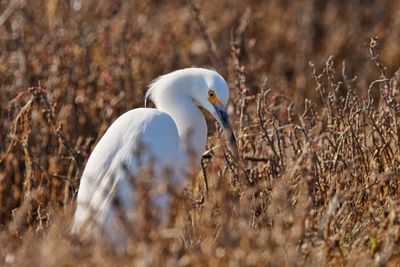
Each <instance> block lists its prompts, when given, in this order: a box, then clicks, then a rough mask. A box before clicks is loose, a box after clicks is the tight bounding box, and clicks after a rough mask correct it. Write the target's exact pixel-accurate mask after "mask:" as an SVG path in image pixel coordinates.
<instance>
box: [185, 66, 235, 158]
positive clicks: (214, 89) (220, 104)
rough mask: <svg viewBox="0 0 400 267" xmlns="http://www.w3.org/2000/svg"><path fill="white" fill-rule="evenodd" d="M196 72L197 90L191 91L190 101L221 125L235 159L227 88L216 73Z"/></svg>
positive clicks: (222, 79)
mask: <svg viewBox="0 0 400 267" xmlns="http://www.w3.org/2000/svg"><path fill="white" fill-rule="evenodd" d="M198 70H199V73H200V75H199V76H198V77H199V78H200V80H199V83H198V84H197V87H198V88H197V90H193V91H192V92H193V95H192V99H193V100H194V102H196V103H197V105H198V106H200V107H202V108H204V109H206V110H207V111H208V112H210V113H211V114H212V115H213V117H214V118H215V119H216V120H217V122H218V123H219V124H220V125H221V127H222V128H223V129H224V131H225V133H226V136H227V138H228V142H229V145H230V147H231V149H232V152H233V153H234V156H235V157H236V158H237V157H238V148H237V144H236V138H235V135H234V133H233V131H232V127H231V124H230V122H229V118H228V115H227V112H226V109H227V104H228V99H229V86H228V84H227V82H226V81H225V79H224V78H223V77H222V76H221V75H220V74H219V73H218V72H216V71H213V70H208V69H198Z"/></svg>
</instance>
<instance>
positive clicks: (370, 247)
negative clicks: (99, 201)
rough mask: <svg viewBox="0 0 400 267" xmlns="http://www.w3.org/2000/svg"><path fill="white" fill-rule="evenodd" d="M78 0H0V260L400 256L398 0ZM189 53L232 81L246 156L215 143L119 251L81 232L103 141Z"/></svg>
mask: <svg viewBox="0 0 400 267" xmlns="http://www.w3.org/2000/svg"><path fill="white" fill-rule="evenodd" d="M79 3H80V1H78V0H71V1H58V0H48V1H44V0H38V1H27V0H25V1H24V0H20V1H13V0H10V1H6V0H5V1H0V88H1V94H0V119H1V122H2V124H1V125H0V127H1V128H0V244H1V249H0V263H1V265H12V266H15V265H16V266H75V265H83V266H114V265H115V266H119V265H121V266H125V265H126V266H132V265H136V266H266V265H267V266H345V265H346V266H375V265H377V266H386V265H388V266H398V265H399V264H400V249H399V242H400V232H399V231H400V228H399V227H400V206H399V205H400V202H399V201H400V193H399V189H400V188H399V178H400V167H399V163H400V102H399V101H400V95H399V92H400V71H398V68H399V65H400V45H399V44H400V32H399V31H400V3H399V2H398V1H391V0H383V1H329V2H328V1H326V2H325V1H311V0H310V1H283V0H273V1H239V0H238V1H236V0H233V1H198V2H197V1H195V2H192V1H187V2H185V1H178V0H175V1H165V2H163V3H159V1H94V0H88V1H82V5H81V7H80V9H79V10H74V7H75V8H77V7H79V5H78V4H79ZM371 36H379V37H380V38H379V40H378V39H376V38H371ZM378 55H380V56H378ZM310 62H314V64H315V65H314V64H312V63H311V64H310ZM188 66H210V67H213V68H215V69H216V70H217V71H219V72H220V73H222V74H223V75H224V76H225V77H226V78H227V80H228V81H229V83H230V87H231V101H230V103H231V104H230V107H229V110H230V118H231V121H232V123H233V127H234V129H235V132H236V135H237V139H238V143H239V150H240V155H241V159H242V160H241V162H240V163H238V162H232V161H231V160H230V157H229V155H227V154H226V153H225V152H224V150H223V149H217V150H215V151H213V152H212V153H210V154H209V155H207V157H205V158H204V161H203V163H204V172H200V173H199V175H198V176H197V177H188V179H189V180H193V181H194V182H193V184H194V185H193V190H192V191H190V192H189V195H193V196H190V197H188V196H187V197H186V198H177V199H176V201H175V203H173V204H171V207H170V208H171V216H170V217H171V218H170V221H169V224H168V225H167V226H165V225H162V226H159V227H156V223H155V220H156V219H155V218H153V217H152V213H151V210H147V209H151V203H147V202H146V203H147V204H149V205H142V207H141V208H140V209H138V210H139V212H140V213H141V214H142V215H143V216H147V217H146V218H147V219H148V222H147V223H143V224H140V225H139V226H138V228H135V229H131V230H132V233H131V234H132V236H131V238H130V243H129V245H128V247H127V249H126V252H125V255H123V256H121V255H116V254H115V253H114V252H113V250H111V249H110V247H108V245H107V244H106V243H104V242H102V241H94V240H86V241H82V240H78V239H77V238H76V237H71V236H70V235H69V234H68V229H69V223H70V220H71V215H72V212H73V208H74V201H75V197H76V192H77V189H78V187H79V179H80V174H81V172H82V170H83V168H84V164H85V160H86V159H87V158H88V156H89V155H90V151H91V149H92V148H93V146H94V145H95V143H96V141H97V140H98V139H99V138H100V137H101V136H102V134H103V133H104V131H105V130H106V129H107V127H108V126H109V125H110V124H111V123H112V121H113V120H114V119H115V118H116V117H118V116H119V115H120V114H122V113H123V112H124V111H126V110H129V109H132V108H135V107H138V106H142V104H143V96H144V93H145V90H146V85H147V84H148V83H149V82H150V81H151V80H152V79H154V78H155V77H157V76H158V75H160V74H162V73H166V72H169V71H172V70H174V69H177V68H183V67H188ZM396 70H397V72H396ZM209 126H210V129H211V130H210V134H211V137H210V138H209V147H210V148H211V147H213V146H214V145H216V144H217V143H219V142H220V138H219V137H218V136H219V134H218V132H217V131H216V130H215V127H214V122H213V121H212V120H210V121H209ZM204 175H206V176H207V180H208V183H209V189H208V191H207V193H206V195H205V197H204V199H203V201H200V202H201V203H195V201H193V199H192V198H195V199H201V194H200V192H202V191H204V190H205V188H204V185H203V176H204ZM144 201H145V200H144ZM143 207H144V208H143ZM172 211H174V212H172Z"/></svg>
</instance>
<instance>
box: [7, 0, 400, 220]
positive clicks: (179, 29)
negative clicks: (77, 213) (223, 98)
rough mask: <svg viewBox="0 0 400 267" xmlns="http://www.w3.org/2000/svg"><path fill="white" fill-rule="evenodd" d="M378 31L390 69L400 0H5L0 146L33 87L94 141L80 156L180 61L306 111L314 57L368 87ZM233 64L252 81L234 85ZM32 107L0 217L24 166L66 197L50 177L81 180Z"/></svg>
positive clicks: (396, 54)
mask: <svg viewBox="0 0 400 267" xmlns="http://www.w3.org/2000/svg"><path fill="white" fill-rule="evenodd" d="M371 36H378V37H379V38H380V39H379V48H378V49H379V51H380V54H381V60H382V62H383V63H384V65H385V66H386V67H387V73H388V76H389V77H390V76H391V75H392V74H393V73H394V72H395V71H396V70H397V68H398V66H399V65H400V46H399V44H400V2H399V1H392V0H379V1H368V0H351V1H348V0H343V1H340V0H336V1H317V0H303V1H286V0H270V1H257V0H253V1H250V0H249V1H243V0H229V1H227V0H221V1H193V2H192V1H183V0H171V1H151V0H148V1H122V0H109V1H103V0H36V1H27V0H25V1H24V0H0V92H1V93H0V120H1V125H0V154H5V151H6V150H7V147H9V146H10V144H12V143H13V140H17V139H18V138H17V139H15V138H14V139H13V134H14V137H15V135H17V134H19V133H20V132H19V130H16V128H15V127H14V128H15V129H14V130H15V131H14V132H12V131H11V129H13V128H12V122H13V118H15V116H17V113H18V111H19V110H20V108H21V107H22V106H23V104H24V103H27V101H28V100H29V95H26V92H27V89H28V88H29V87H31V86H37V85H38V84H40V85H41V86H42V87H43V88H45V89H46V90H47V96H48V101H49V103H50V104H51V108H52V110H53V112H54V116H55V117H54V121H56V122H57V123H60V125H61V124H62V133H63V138H64V141H65V142H70V144H71V147H72V148H74V147H75V148H79V150H80V151H81V152H82V151H83V152H82V153H84V152H85V149H87V153H86V154H84V155H83V156H82V157H83V159H82V161H83V160H84V158H85V157H87V154H88V153H89V152H90V147H91V146H92V145H93V144H94V143H95V141H96V140H97V138H98V137H99V136H101V135H102V133H103V132H104V130H105V129H106V128H107V127H108V126H109V125H110V123H111V122H112V121H113V120H114V119H115V118H116V117H117V116H119V115H120V114H122V113H123V112H124V111H126V110H129V109H132V108H135V107H138V106H142V105H143V96H144V93H145V91H146V86H147V84H148V83H149V82H151V80H152V79H154V78H156V77H157V76H159V75H161V74H163V73H167V72H170V71H172V70H175V69H178V68H184V67H190V66H205V67H211V68H215V69H216V70H217V71H219V72H220V73H222V74H223V75H224V76H225V77H226V78H227V80H228V82H229V83H230V85H231V87H232V95H237V94H240V93H241V92H239V90H241V89H243V88H245V90H247V91H248V92H247V94H248V95H250V96H251V95H256V94H257V93H258V92H259V88H260V86H261V84H264V85H265V84H266V86H267V87H268V88H271V89H272V90H273V91H275V92H279V93H281V94H282V95H283V96H285V97H287V99H289V100H290V102H293V104H294V105H295V108H297V110H302V109H303V104H304V100H305V98H310V99H314V100H316V101H317V102H318V100H317V97H318V93H317V92H316V90H315V88H316V84H315V81H314V79H313V77H312V69H311V67H310V65H309V62H310V61H311V62H313V63H314V64H315V65H316V67H317V69H318V70H321V69H322V68H323V66H324V64H325V62H326V60H327V59H328V58H329V57H330V56H333V59H334V61H333V62H334V65H335V66H334V67H335V68H338V69H341V68H342V64H343V62H345V67H346V68H345V73H346V75H347V76H348V77H350V78H353V77H357V78H356V79H355V80H354V83H355V87H356V88H358V93H359V94H360V95H364V94H366V92H367V88H368V85H369V84H370V82H371V81H373V80H375V79H376V78H379V75H380V73H379V71H378V69H377V68H376V67H375V66H374V64H373V63H372V62H371V59H370V58H371V55H370V54H369V50H368V46H366V44H368V43H369V40H370V37H371ZM238 71H239V72H240V73H242V74H245V75H243V79H244V78H246V80H245V81H244V80H243V81H242V82H243V83H245V86H243V85H242V86H240V85H238V84H237V82H235V81H236V80H237V79H236V78H235V77H236V75H237V72H238ZM336 74H337V75H341V73H336ZM243 90H244V89H243ZM24 92H25V93H24ZM17 96H18V101H17V100H16V99H15V98H16V97H17ZM12 99H14V101H11V100H12ZM10 101H11V102H10ZM30 109H32V112H31V113H30V115H29V116H28V117H27V119H26V120H25V124H27V125H25V126H23V125H22V126H21V127H22V129H25V130H26V129H28V130H29V135H27V137H26V140H25V141H26V142H28V143H29V146H30V147H29V150H26V147H27V146H25V150H24V145H23V144H24V143H23V142H22V141H23V140H24V139H23V138H22V139H21V140H22V141H21V140H19V141H20V142H19V143H20V144H22V145H21V146H18V145H15V144H14V145H13V147H12V149H11V150H12V152H11V153H8V154H7V157H4V158H3V162H2V163H1V165H0V173H1V176H0V179H3V181H8V182H7V183H3V184H2V186H1V188H0V193H1V200H0V201H1V203H0V207H7V208H6V209H3V212H2V213H1V214H0V216H2V220H0V221H4V218H5V217H8V216H9V211H10V210H11V209H12V208H14V207H17V206H18V205H19V201H20V200H21V198H20V195H21V190H23V186H22V184H23V183H24V175H25V174H24V172H25V170H26V168H28V167H29V166H27V164H28V165H29V164H31V166H30V167H29V168H30V169H32V171H33V172H35V171H36V172H37V173H38V175H39V178H38V177H36V178H35V180H34V181H33V183H34V184H33V185H32V186H33V187H35V186H37V185H38V184H41V183H53V188H55V189H54V192H53V191H52V192H50V193H46V194H44V195H45V196H46V197H45V198H46V199H49V198H54V199H58V198H59V199H62V197H60V196H63V195H60V194H59V193H58V192H59V189H60V188H59V187H60V186H61V184H63V183H60V179H59V177H58V178H57V179H47V178H46V179H45V176H46V175H49V173H50V174H52V173H63V174H65V177H67V178H71V177H75V178H74V179H78V178H79V171H80V170H81V169H82V165H79V166H76V165H73V166H72V167H71V159H70V158H68V157H67V156H65V154H66V152H65V147H62V146H58V145H57V144H58V143H57V140H59V139H57V138H59V137H57V136H56V135H54V134H52V131H53V130H54V129H53V130H52V129H51V127H49V126H48V124H46V122H45V121H43V120H42V119H41V116H40V112H41V108H37V109H35V108H34V106H30ZM231 116H232V117H233V120H235V119H236V118H237V116H236V117H235V114H231ZM17 123H19V124H21V123H22V122H21V121H17ZM60 125H59V126H60ZM23 127H26V128H23ZM21 131H22V132H23V131H24V130H21ZM10 132H11V134H10ZM17 143H18V142H17ZM11 150H10V151H11ZM24 157H25V158H24ZM30 157H32V158H33V162H31V163H29V162H30V161H27V158H28V159H29V158H30ZM44 169H46V170H47V172H43V170H44ZM33 176H35V175H33ZM61 178H62V177H61ZM35 183H36V185H35ZM61 187H62V186H61ZM57 188H58V189H57ZM61 191H62V190H61ZM67 191H68V190H66V191H63V192H64V193H65V192H67ZM10 195H13V197H10ZM4 216H5V217H4Z"/></svg>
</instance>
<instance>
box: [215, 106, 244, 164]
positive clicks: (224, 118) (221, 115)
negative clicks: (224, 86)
mask: <svg viewBox="0 0 400 267" xmlns="http://www.w3.org/2000/svg"><path fill="white" fill-rule="evenodd" d="M211 104H212V105H213V106H214V108H215V111H216V115H217V116H216V117H217V120H218V119H219V120H218V121H219V123H220V124H221V126H222V127H223V129H224V131H225V133H226V136H227V138H228V142H229V146H230V147H231V149H232V152H233V155H234V157H235V158H236V159H238V158H239V153H238V148H237V144H236V138H235V135H234V133H233V131H232V127H231V124H230V122H229V119H228V114H227V113H226V110H225V109H224V108H223V105H222V103H221V102H219V101H218V100H217V101H213V102H211Z"/></svg>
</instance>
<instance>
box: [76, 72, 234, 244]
mask: <svg viewBox="0 0 400 267" xmlns="http://www.w3.org/2000/svg"><path fill="white" fill-rule="evenodd" d="M228 97H229V88H228V85H227V83H226V81H225V80H224V78H223V77H222V76H221V75H220V74H218V73H217V72H216V71H213V70H209V69H203V68H187V69H181V70H177V71H174V72H171V73H169V74H166V75H163V76H161V77H159V78H158V79H156V80H155V81H154V82H153V83H151V84H150V86H149V90H148V92H147V93H146V100H147V98H150V99H151V100H152V101H153V102H154V104H155V105H156V109H154V108H137V109H133V110H130V111H128V112H126V113H125V114H123V115H122V116H120V117H119V118H118V119H117V120H116V121H115V122H114V123H113V124H112V125H111V126H110V128H109V129H108V130H107V131H106V133H105V134H104V136H103V137H102V138H101V139H100V141H99V142H98V144H97V145H96V147H95V148H94V150H93V152H92V154H91V155H90V157H89V159H88V161H87V164H86V167H85V170H84V172H83V175H82V178H81V182H80V188H79V191H78V196H77V208H76V211H75V214H74V219H73V224H72V232H73V233H78V232H79V231H81V230H82V228H83V226H85V229H87V228H86V226H89V227H93V226H95V225H96V226H99V227H101V228H102V229H101V230H102V232H105V233H106V235H107V237H108V238H109V239H110V240H112V241H114V242H120V241H121V240H120V239H123V238H124V236H125V235H124V234H123V233H121V232H120V231H119V230H118V229H116V228H117V227H116V218H115V217H116V211H115V210H114V207H113V205H112V203H113V201H114V200H115V199H117V201H118V203H119V204H120V206H121V207H122V208H123V210H124V212H128V210H129V209H130V208H132V205H133V204H134V193H135V192H134V188H133V187H132V186H130V185H131V181H130V179H134V178H133V177H135V175H136V174H137V173H138V170H139V168H140V167H141V166H144V165H145V164H147V163H148V162H150V161H151V162H152V166H153V168H154V174H153V175H154V176H155V179H153V180H152V181H154V182H157V181H160V179H162V177H163V175H162V173H161V171H162V170H163V169H164V168H166V167H167V168H170V169H171V170H172V171H173V174H172V176H173V177H172V178H173V182H174V183H175V184H176V186H178V187H180V188H181V187H183V184H184V177H185V175H186V174H187V173H188V172H190V168H191V164H189V162H194V164H195V165H197V167H198V165H199V164H200V160H201V157H202V154H203V153H204V150H205V147H206V142H207V124H206V120H205V118H204V116H203V114H202V113H201V111H200V109H199V107H202V108H204V109H206V110H207V111H208V112H210V113H211V114H212V115H213V117H214V118H215V119H216V120H217V121H218V123H219V124H220V125H221V126H222V127H223V129H224V130H225V132H226V134H227V137H228V141H229V144H230V145H231V147H232V151H233V152H234V153H237V147H236V140H235V136H234V134H233V132H232V129H231V126H230V123H229V120H228V116H227V113H226V106H227V102H228ZM145 105H146V102H145ZM143 148H145V150H146V152H148V153H141V152H142V151H141V150H143ZM144 154H145V155H144ZM139 157H140V159H139ZM157 201H158V203H157V204H159V205H161V206H163V205H165V203H163V202H166V201H167V199H166V198H160V199H158V200H157ZM135 204H136V205H140V203H135ZM162 208H163V207H162Z"/></svg>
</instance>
